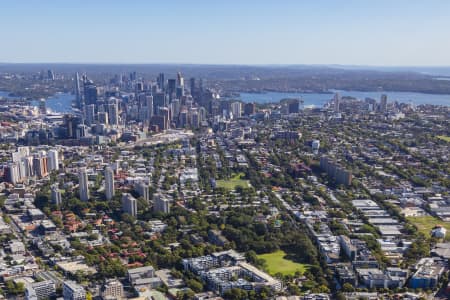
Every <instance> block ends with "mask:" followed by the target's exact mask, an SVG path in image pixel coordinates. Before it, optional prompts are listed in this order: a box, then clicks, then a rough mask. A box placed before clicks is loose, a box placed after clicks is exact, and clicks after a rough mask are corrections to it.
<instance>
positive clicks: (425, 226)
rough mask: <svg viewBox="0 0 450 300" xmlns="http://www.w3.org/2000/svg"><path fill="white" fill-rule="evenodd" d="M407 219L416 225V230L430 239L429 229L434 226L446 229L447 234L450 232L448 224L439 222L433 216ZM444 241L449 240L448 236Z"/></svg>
mask: <svg viewBox="0 0 450 300" xmlns="http://www.w3.org/2000/svg"><path fill="white" fill-rule="evenodd" d="M407 219H408V220H409V221H410V222H411V223H413V224H414V225H416V227H417V229H419V232H422V233H423V234H425V236H427V237H430V236H431V234H430V233H431V229H433V228H434V227H435V226H436V225H441V226H443V227H444V228H445V229H447V231H448V232H450V223H449V222H444V221H441V220H439V219H437V218H435V217H433V216H424V217H407ZM445 239H446V240H450V235H447V236H446V237H445Z"/></svg>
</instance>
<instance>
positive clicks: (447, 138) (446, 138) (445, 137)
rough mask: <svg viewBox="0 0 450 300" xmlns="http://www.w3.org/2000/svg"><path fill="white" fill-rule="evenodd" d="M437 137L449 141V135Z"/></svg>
mask: <svg viewBox="0 0 450 300" xmlns="http://www.w3.org/2000/svg"><path fill="white" fill-rule="evenodd" d="M437 138H438V139H441V140H443V141H446V142H449V143H450V136H445V135H438V136H437Z"/></svg>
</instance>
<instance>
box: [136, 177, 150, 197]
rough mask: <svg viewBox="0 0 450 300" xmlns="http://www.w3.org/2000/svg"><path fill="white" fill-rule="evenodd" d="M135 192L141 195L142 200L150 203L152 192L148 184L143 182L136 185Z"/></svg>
mask: <svg viewBox="0 0 450 300" xmlns="http://www.w3.org/2000/svg"><path fill="white" fill-rule="evenodd" d="M135 190H136V192H137V193H138V194H139V196H141V197H142V198H144V200H145V201H146V202H149V201H150V195H149V194H150V191H149V186H148V184H146V183H145V182H143V181H139V182H138V183H136V185H135Z"/></svg>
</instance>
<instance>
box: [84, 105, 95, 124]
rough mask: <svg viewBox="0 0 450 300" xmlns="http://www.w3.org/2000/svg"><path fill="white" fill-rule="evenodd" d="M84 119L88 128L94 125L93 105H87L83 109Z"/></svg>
mask: <svg viewBox="0 0 450 300" xmlns="http://www.w3.org/2000/svg"><path fill="white" fill-rule="evenodd" d="M84 118H85V120H86V124H87V125H88V126H92V125H94V123H95V104H89V105H86V106H85V107H84Z"/></svg>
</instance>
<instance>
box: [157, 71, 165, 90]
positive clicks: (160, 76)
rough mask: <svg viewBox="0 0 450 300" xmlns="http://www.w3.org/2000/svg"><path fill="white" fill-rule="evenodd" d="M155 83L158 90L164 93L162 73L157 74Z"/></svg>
mask: <svg viewBox="0 0 450 300" xmlns="http://www.w3.org/2000/svg"><path fill="white" fill-rule="evenodd" d="M157 81H158V82H157V83H158V87H159V89H160V90H162V91H164V89H165V80H164V73H159V75H158V80H157Z"/></svg>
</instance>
